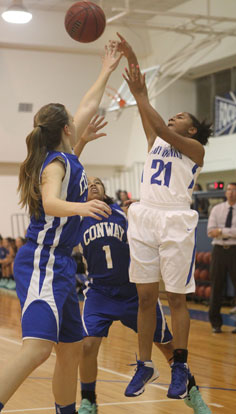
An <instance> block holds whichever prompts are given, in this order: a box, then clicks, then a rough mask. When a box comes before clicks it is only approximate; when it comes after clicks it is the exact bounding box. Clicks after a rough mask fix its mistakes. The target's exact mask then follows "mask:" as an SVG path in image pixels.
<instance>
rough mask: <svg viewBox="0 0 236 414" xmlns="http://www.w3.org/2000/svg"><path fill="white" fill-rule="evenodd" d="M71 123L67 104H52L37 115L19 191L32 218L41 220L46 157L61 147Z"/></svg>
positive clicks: (28, 142) (23, 165)
mask: <svg viewBox="0 0 236 414" xmlns="http://www.w3.org/2000/svg"><path fill="white" fill-rule="evenodd" d="M68 123H69V116H68V113H67V111H66V108H65V106H64V105H61V104H58V103H50V104H48V105H45V106H43V107H42V108H41V109H40V110H39V111H38V112H37V113H36V115H35V116H34V129H33V131H32V132H31V133H30V134H29V135H28V136H27V137H26V145H27V157H26V159H25V160H24V161H23V163H22V164H21V166H20V173H19V185H18V192H19V194H20V202H19V204H21V206H22V207H28V210H29V213H30V215H34V216H35V217H36V219H38V218H39V215H40V211H39V200H40V199H41V194H40V182H39V181H40V180H39V175H40V170H41V167H42V164H43V162H44V160H45V157H46V154H47V152H48V151H50V150H54V149H55V148H56V147H57V146H58V145H60V142H61V139H62V129H63V128H64V126H65V125H66V124H68Z"/></svg>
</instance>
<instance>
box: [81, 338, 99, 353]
mask: <svg viewBox="0 0 236 414" xmlns="http://www.w3.org/2000/svg"><path fill="white" fill-rule="evenodd" d="M97 351H98V344H97V341H96V338H93V337H87V338H85V339H84V340H83V344H82V355H83V356H89V355H92V354H96V353H97Z"/></svg>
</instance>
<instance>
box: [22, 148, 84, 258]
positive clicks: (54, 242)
mask: <svg viewBox="0 0 236 414" xmlns="http://www.w3.org/2000/svg"><path fill="white" fill-rule="evenodd" d="M55 159H59V160H60V161H62V162H63V163H64V166H65V177H64V179H63V181H62V187H61V194H60V198H61V199H62V200H65V201H71V202H85V201H87V194H88V182H87V177H86V174H85V171H84V169H83V167H82V165H81V164H80V162H79V160H78V157H77V156H76V155H74V154H69V153H63V152H58V151H49V152H48V153H47V156H46V158H45V161H44V163H43V165H42V168H41V172H40V177H41V175H42V172H43V170H44V169H45V167H46V166H47V165H48V164H50V163H51V162H52V161H53V160H55ZM80 223H81V217H80V216H72V217H54V216H48V215H46V214H45V212H44V210H43V207H42V200H41V201H40V217H39V219H38V220H36V218H35V217H34V216H32V217H31V222H30V225H29V227H28V230H27V234H26V237H27V238H28V239H30V240H32V241H34V242H36V243H37V244H40V245H44V246H50V247H61V248H62V249H65V251H67V252H68V254H70V253H71V251H72V249H73V247H74V246H76V245H77V244H78V242H79V239H78V236H79V228H80Z"/></svg>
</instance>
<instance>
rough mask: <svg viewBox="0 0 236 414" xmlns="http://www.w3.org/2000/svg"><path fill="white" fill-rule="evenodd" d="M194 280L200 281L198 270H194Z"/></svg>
mask: <svg viewBox="0 0 236 414" xmlns="http://www.w3.org/2000/svg"><path fill="white" fill-rule="evenodd" d="M194 279H195V280H198V279H200V269H195V272H194Z"/></svg>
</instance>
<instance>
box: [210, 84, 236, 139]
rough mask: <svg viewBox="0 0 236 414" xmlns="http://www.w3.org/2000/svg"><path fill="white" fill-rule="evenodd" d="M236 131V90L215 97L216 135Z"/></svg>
mask: <svg viewBox="0 0 236 414" xmlns="http://www.w3.org/2000/svg"><path fill="white" fill-rule="evenodd" d="M234 133H236V92H229V93H227V94H226V95H225V96H224V97H222V96H216V97H215V136H219V135H227V134H234Z"/></svg>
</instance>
